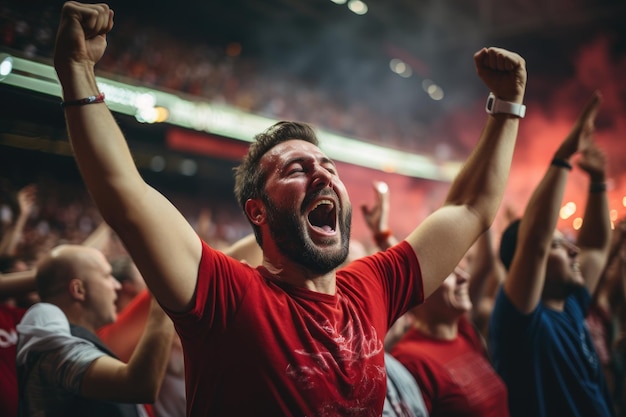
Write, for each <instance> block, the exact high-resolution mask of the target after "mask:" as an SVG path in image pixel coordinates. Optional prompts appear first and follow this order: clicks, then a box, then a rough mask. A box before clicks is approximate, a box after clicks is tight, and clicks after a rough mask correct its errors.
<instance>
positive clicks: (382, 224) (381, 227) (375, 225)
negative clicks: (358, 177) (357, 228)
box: [361, 181, 398, 250]
mask: <svg viewBox="0 0 626 417" xmlns="http://www.w3.org/2000/svg"><path fill="white" fill-rule="evenodd" d="M372 186H373V188H374V193H375V195H376V200H375V201H374V204H373V205H372V206H367V205H366V204H363V205H362V206H361V212H362V213H363V217H364V218H365V224H367V227H368V228H369V229H370V231H371V232H372V237H373V238H374V242H376V246H378V249H380V250H387V249H389V248H390V247H391V246H393V245H395V244H396V243H398V239H397V238H396V237H395V236H394V235H393V233H391V230H390V229H389V223H388V221H389V186H388V185H387V184H386V183H384V182H382V181H374V182H373V183H372Z"/></svg>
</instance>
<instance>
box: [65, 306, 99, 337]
mask: <svg viewBox="0 0 626 417" xmlns="http://www.w3.org/2000/svg"><path fill="white" fill-rule="evenodd" d="M59 307H61V310H63V312H64V313H65V315H66V316H67V321H69V322H70V323H72V324H75V325H77V326H81V327H84V328H85V329H87V330H89V331H90V332H92V333H94V334H95V333H96V326H94V325H93V323H91V321H90V320H89V314H88V313H87V312H85V311H83V310H82V309H80V308H78V307H75V306H59Z"/></svg>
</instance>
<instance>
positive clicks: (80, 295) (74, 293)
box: [68, 278, 86, 301]
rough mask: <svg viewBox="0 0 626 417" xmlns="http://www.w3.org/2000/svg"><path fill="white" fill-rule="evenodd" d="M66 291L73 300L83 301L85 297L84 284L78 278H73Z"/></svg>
mask: <svg viewBox="0 0 626 417" xmlns="http://www.w3.org/2000/svg"><path fill="white" fill-rule="evenodd" d="M68 291H69V292H70V296H71V297H72V298H73V299H74V300H78V301H84V300H85V297H86V290H85V284H84V283H83V281H81V280H80V279H78V278H73V279H72V280H71V281H70V283H69V285H68Z"/></svg>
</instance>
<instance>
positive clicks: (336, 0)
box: [330, 0, 348, 4]
mask: <svg viewBox="0 0 626 417" xmlns="http://www.w3.org/2000/svg"><path fill="white" fill-rule="evenodd" d="M330 1H332V2H333V3H335V4H346V1H348V0H330Z"/></svg>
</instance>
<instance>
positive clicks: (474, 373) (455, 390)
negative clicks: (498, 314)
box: [391, 317, 509, 417]
mask: <svg viewBox="0 0 626 417" xmlns="http://www.w3.org/2000/svg"><path fill="white" fill-rule="evenodd" d="M391 354H392V355H393V356H394V357H396V359H398V360H399V361H400V362H401V363H402V364H403V365H404V366H405V367H406V368H407V369H408V370H409V372H411V374H413V377H414V378H415V379H416V380H417V384H418V385H419V387H420V390H421V391H422V396H423V397H424V402H425V403H426V407H427V408H428V411H429V413H430V416H431V417H436V416H457V417H463V416H466V417H489V416H493V417H505V416H508V415H509V408H508V395H507V390H506V386H505V385H504V382H502V380H501V379H500V377H499V376H498V375H497V374H496V372H495V370H494V369H493V367H492V366H491V364H490V363H489V361H488V360H487V356H486V353H485V349H484V347H483V344H482V342H481V340H480V338H479V337H478V334H477V333H476V331H475V330H474V328H473V327H472V325H471V323H470V322H469V321H468V320H467V318H465V317H463V318H461V319H460V320H459V332H458V337H457V338H456V339H454V340H441V339H434V338H432V337H430V336H427V335H425V334H423V333H421V332H419V331H418V330H416V329H411V330H409V332H408V333H407V334H406V335H404V337H403V338H402V339H401V340H400V341H399V342H398V343H396V345H395V346H394V347H393V349H392V351H391Z"/></svg>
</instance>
